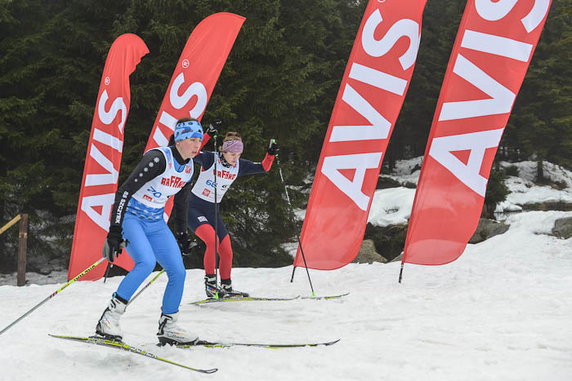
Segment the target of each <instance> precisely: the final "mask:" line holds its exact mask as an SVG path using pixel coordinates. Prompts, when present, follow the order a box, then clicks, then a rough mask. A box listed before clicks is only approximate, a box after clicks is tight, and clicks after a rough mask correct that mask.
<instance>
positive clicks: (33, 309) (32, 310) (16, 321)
mask: <svg viewBox="0 0 572 381" xmlns="http://www.w3.org/2000/svg"><path fill="white" fill-rule="evenodd" d="M104 260H105V258H99V259H98V260H97V262H95V263H94V264H92V265H91V266H89V267H88V268H87V269H85V270H83V271H82V272H81V273H79V274H78V275H76V276H75V278H73V279H72V280H70V281H68V282H67V283H66V284H64V285H63V286H62V287H60V288H58V289H57V290H56V291H54V292H53V293H52V294H50V296H48V297H47V298H45V299H44V300H42V301H41V302H40V303H38V304H36V305H35V306H34V307H32V308H31V309H30V310H29V311H28V312H26V313H25V314H24V315H22V316H20V317H19V318H18V319H16V320H14V321H13V322H12V323H11V324H10V325H8V326H7V327H6V328H4V329H3V330H2V331H0V335H1V334H3V333H4V332H6V331H7V330H8V329H10V328H11V327H12V326H14V325H15V324H16V323H18V322H19V321H20V320H22V319H23V318H25V317H26V316H28V315H30V314H31V313H32V312H34V311H35V310H36V309H37V308H38V307H40V306H41V305H42V304H44V303H46V302H47V301H48V300H50V299H51V298H53V297H54V296H56V295H57V294H59V293H60V292H61V291H63V290H64V289H65V288H66V287H67V286H69V285H70V284H72V283H73V282H75V281H76V280H78V279H79V278H81V277H82V276H84V275H85V274H87V273H88V272H90V271H91V270H93V269H94V268H95V267H96V266H97V265H99V264H100V263H101V262H103V261H104Z"/></svg>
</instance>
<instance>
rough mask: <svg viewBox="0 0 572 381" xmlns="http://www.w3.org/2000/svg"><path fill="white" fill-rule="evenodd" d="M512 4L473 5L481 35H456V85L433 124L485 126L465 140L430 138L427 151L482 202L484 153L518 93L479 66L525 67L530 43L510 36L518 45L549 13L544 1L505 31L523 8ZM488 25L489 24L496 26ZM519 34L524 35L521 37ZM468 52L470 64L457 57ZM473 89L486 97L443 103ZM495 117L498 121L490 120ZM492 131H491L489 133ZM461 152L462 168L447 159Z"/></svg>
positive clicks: (505, 0)
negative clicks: (465, 156)
mask: <svg viewBox="0 0 572 381" xmlns="http://www.w3.org/2000/svg"><path fill="white" fill-rule="evenodd" d="M517 4H518V2H517V1H516V0H500V1H499V0H497V1H492V0H476V1H475V7H476V11H477V14H478V16H479V17H481V18H482V19H483V20H486V21H487V22H488V23H481V24H480V25H482V28H483V29H486V30H465V31H459V33H463V34H462V40H461V44H460V46H459V49H458V50H457V52H456V57H452V58H451V59H452V60H453V59H454V66H453V73H454V74H455V75H457V76H458V77H460V78H461V79H462V81H459V85H457V86H455V87H453V86H452V87H451V88H452V89H453V88H454V91H453V90H451V91H448V92H444V98H445V99H444V101H443V106H442V108H441V112H440V113H439V118H438V122H443V121H458V122H457V123H456V124H455V126H462V123H464V121H465V120H467V119H469V118H478V117H489V119H487V122H486V123H485V122H483V123H482V126H483V127H482V131H480V132H479V131H476V132H475V131H474V129H473V131H472V132H471V133H467V134H463V133H461V134H457V135H450V136H445V137H436V138H434V139H433V141H432V142H431V148H430V151H429V155H430V156H431V157H433V158H434V159H435V160H437V161H438V162H439V163H440V164H441V165H443V166H444V167H445V168H447V170H448V171H450V172H451V173H452V174H453V175H454V176H455V177H457V178H458V179H459V180H460V181H461V182H462V183H463V184H465V185H466V186H467V187H468V188H470V189H471V190H472V191H474V192H475V193H477V194H479V195H481V196H482V197H484V196H485V192H486V187H487V181H488V179H486V178H484V177H483V176H481V175H480V171H481V168H482V165H483V160H484V157H485V151H486V150H487V149H489V148H496V147H498V144H499V142H500V138H501V136H502V133H503V131H504V127H505V125H506V118H507V116H506V115H507V114H510V112H511V110H512V106H513V104H514V101H515V99H516V94H517V92H518V87H516V88H515V89H509V88H508V86H507V85H506V86H505V85H504V84H503V81H504V82H506V83H514V81H512V82H511V81H509V80H508V79H510V78H509V77H507V73H506V72H505V71H500V70H497V71H494V72H491V73H487V72H485V70H483V69H482V68H481V66H482V67H488V68H489V70H491V69H490V68H494V67H496V68H504V67H511V66H514V65H522V64H525V65H528V63H529V62H530V60H531V58H532V52H533V51H534V47H535V43H530V41H521V40H518V39H517V38H516V36H519V38H520V39H523V37H528V33H530V31H532V30H534V29H536V27H538V26H539V25H540V23H541V22H542V20H543V19H544V17H545V16H546V13H547V12H548V8H549V1H548V0H537V1H535V2H534V6H533V8H532V9H531V10H528V9H527V11H528V12H529V13H528V14H527V15H525V16H524V17H523V18H521V19H520V20H521V22H522V23H521V24H520V23H519V24H517V25H511V24H510V23H509V22H508V21H505V17H506V16H508V15H509V14H510V13H511V12H518V11H520V12H523V9H522V8H523V7H517ZM490 22H494V23H495V24H496V25H495V24H491V23H490ZM499 25H501V26H502V27H499ZM523 29H524V31H525V34H524V36H523ZM492 31H502V32H501V33H503V34H504V35H496V34H493V33H492ZM511 35H512V36H511ZM468 50H471V51H473V52H478V53H479V55H478V56H475V54H471V55H470V56H471V57H472V61H471V60H469V59H468V58H466V57H467V56H469V55H468V54H465V55H463V52H465V51H468ZM479 65H480V66H479ZM524 73H526V71H524ZM524 73H523V77H524ZM453 78H454V77H453ZM456 80H458V79H456ZM521 82H522V80H521ZM445 83H446V82H445ZM513 86H514V85H513ZM518 86H520V84H519V85H518ZM464 88H466V90H465V89H464ZM474 88H476V89H478V90H480V91H481V92H482V93H483V94H484V95H486V97H485V98H483V99H468V100H462V101H448V99H447V98H448V97H451V96H457V97H458V94H465V93H471V91H473V89H474ZM457 99H458V98H457ZM495 115H499V116H500V115H503V116H502V117H499V118H497V119H490V118H491V117H492V116H495ZM449 125H450V124H448V125H447V126H449ZM451 126H452V125H451ZM494 127H496V129H491V128H494ZM499 127H502V128H499ZM443 128H445V127H443ZM485 129H487V130H485ZM462 150H469V160H468V162H467V164H466V165H465V164H464V163H462V162H461V161H460V160H459V159H457V158H456V157H455V155H453V154H452V152H455V151H462Z"/></svg>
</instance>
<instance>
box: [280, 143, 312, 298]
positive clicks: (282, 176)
mask: <svg viewBox="0 0 572 381" xmlns="http://www.w3.org/2000/svg"><path fill="white" fill-rule="evenodd" d="M276 164H278V172H279V173H280V180H282V185H284V191H285V192H286V201H288V205H289V206H290V211H291V212H292V214H294V207H293V206H292V202H291V201H290V195H289V194H288V187H286V182H285V181H284V175H283V174H282V166H281V165H280V159H279V158H278V154H277V155H276ZM292 222H293V223H294V224H295V221H292ZM297 231H298V230H296V238H297V240H298V247H300V253H301V254H302V260H303V261H304V267H305V268H306V274H308V281H309V282H310V289H311V290H312V296H316V293H315V292H314V286H313V285H312V278H311V277H310V271H309V270H308V263H306V256H305V255H304V249H303V248H302V241H300V234H298V233H297ZM294 271H296V266H294V268H293V269H292V278H291V279H290V283H292V282H293V281H294Z"/></svg>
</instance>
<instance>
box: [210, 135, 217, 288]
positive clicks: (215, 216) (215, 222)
mask: <svg viewBox="0 0 572 381" xmlns="http://www.w3.org/2000/svg"><path fill="white" fill-rule="evenodd" d="M211 127H212V124H211ZM215 131H217V130H216V129H215ZM217 134H218V131H217V132H215V135H214V137H213V139H214V202H215V204H214V208H215V209H214V224H215V225H214V255H215V280H216V284H217V288H218V196H217V189H218V184H217V172H216V171H217V169H216V162H217V160H218V151H217V148H216V143H217V138H218V135H217ZM217 298H218V292H217V293H216V294H215V299H217Z"/></svg>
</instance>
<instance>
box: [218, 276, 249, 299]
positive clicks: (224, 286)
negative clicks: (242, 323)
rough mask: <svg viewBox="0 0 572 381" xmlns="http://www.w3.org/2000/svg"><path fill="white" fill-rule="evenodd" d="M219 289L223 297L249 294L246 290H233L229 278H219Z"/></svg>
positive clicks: (240, 296)
mask: <svg viewBox="0 0 572 381" xmlns="http://www.w3.org/2000/svg"><path fill="white" fill-rule="evenodd" d="M220 283H221V284H220V290H221V292H222V297H223V298H237V297H238V298H246V297H248V296H250V295H249V294H248V293H246V292H242V291H238V290H233V289H232V281H231V280H230V279H221V280H220Z"/></svg>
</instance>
